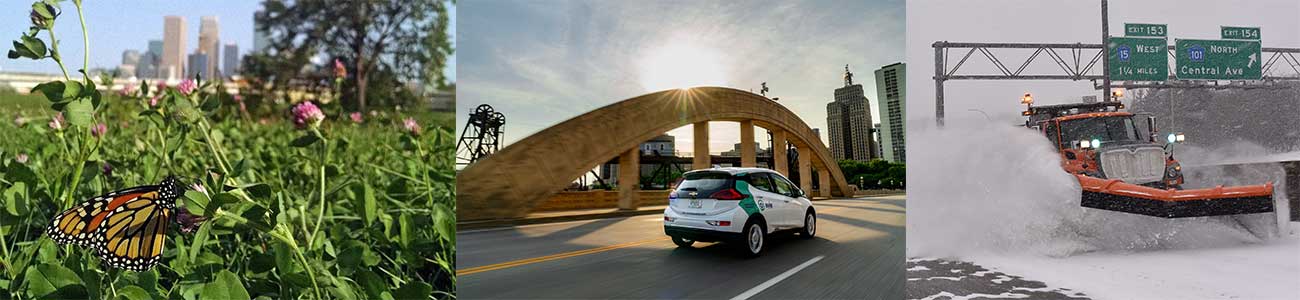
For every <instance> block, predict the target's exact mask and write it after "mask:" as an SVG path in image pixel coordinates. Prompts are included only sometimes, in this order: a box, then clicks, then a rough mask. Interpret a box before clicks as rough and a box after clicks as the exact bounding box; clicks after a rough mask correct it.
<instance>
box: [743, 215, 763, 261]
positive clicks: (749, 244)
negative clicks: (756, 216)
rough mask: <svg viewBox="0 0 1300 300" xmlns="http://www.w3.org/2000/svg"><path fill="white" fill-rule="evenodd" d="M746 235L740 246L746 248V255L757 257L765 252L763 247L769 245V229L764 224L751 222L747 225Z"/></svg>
mask: <svg viewBox="0 0 1300 300" xmlns="http://www.w3.org/2000/svg"><path fill="white" fill-rule="evenodd" d="M744 235H745V237H744V239H743V240H742V241H743V242H744V244H743V245H741V246H740V248H741V249H743V250H744V252H743V253H744V254H745V256H746V257H756V256H758V255H759V254H763V247H765V246H767V230H766V229H764V228H763V224H759V223H757V222H755V223H749V225H748V226H745V231H744Z"/></svg>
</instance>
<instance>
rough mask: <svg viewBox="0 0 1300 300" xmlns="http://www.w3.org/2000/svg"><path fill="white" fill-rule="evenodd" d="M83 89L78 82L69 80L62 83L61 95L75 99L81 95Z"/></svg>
mask: <svg viewBox="0 0 1300 300" xmlns="http://www.w3.org/2000/svg"><path fill="white" fill-rule="evenodd" d="M83 87H85V86H84V85H82V84H81V82H80V81H76V80H69V81H67V82H64V83H63V95H64V96H67V97H73V98H76V97H77V96H79V95H81V88H83Z"/></svg>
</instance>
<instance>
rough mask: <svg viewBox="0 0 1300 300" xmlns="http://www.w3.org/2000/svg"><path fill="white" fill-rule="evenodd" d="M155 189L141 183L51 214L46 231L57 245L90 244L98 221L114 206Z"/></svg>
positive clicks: (155, 187)
mask: <svg viewBox="0 0 1300 300" xmlns="http://www.w3.org/2000/svg"><path fill="white" fill-rule="evenodd" d="M156 190H158V187H157V186H141V187H134V188H129V189H125V190H120V191H115V192H112V193H108V194H105V195H102V196H99V197H95V198H91V199H90V200H87V201H86V202H82V203H80V204H77V205H76V206H73V207H72V208H71V209H68V210H66V211H64V212H62V213H60V214H58V215H56V216H54V218H53V219H52V220H50V226H49V228H47V229H46V230H45V232H46V234H48V235H49V236H50V239H53V240H54V241H55V242H57V243H59V244H69V243H71V244H76V245H82V246H86V245H90V244H92V243H94V239H95V231H96V230H98V229H99V225H100V222H102V221H103V218H106V217H107V216H108V213H109V211H111V210H113V209H115V205H116V206H121V205H122V204H125V203H126V202H129V201H131V200H133V199H136V198H139V197H140V196H142V195H144V194H146V193H151V192H154V191H156Z"/></svg>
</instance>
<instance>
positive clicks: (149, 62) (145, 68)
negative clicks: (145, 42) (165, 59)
mask: <svg viewBox="0 0 1300 300" xmlns="http://www.w3.org/2000/svg"><path fill="white" fill-rule="evenodd" d="M162 54H163V41H161V40H149V47H148V50H147V51H145V52H144V54H141V55H140V63H139V64H137V65H136V66H135V77H139V78H158V77H159V76H158V65H159V64H160V63H161V60H162Z"/></svg>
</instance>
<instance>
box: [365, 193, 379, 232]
mask: <svg viewBox="0 0 1300 300" xmlns="http://www.w3.org/2000/svg"><path fill="white" fill-rule="evenodd" d="M361 199H362V202H363V205H362V216H363V217H364V218H365V219H366V225H370V224H374V223H375V215H377V214H378V211H379V208H378V205H376V201H375V189H374V188H372V187H370V184H369V183H362V190H361Z"/></svg>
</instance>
